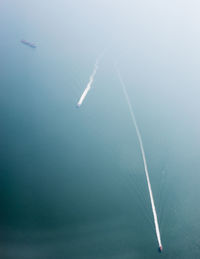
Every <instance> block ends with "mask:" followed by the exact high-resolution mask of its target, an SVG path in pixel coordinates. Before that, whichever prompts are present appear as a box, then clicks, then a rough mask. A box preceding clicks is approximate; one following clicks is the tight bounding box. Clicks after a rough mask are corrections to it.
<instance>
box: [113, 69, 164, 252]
mask: <svg viewBox="0 0 200 259" xmlns="http://www.w3.org/2000/svg"><path fill="white" fill-rule="evenodd" d="M115 68H116V71H117V74H118V77H119V80H120V83H121V86H122V88H123V92H124V95H125V97H126V100H127V103H128V107H129V111H130V114H131V118H132V121H133V124H134V127H135V129H136V133H137V137H138V140H139V144H140V149H141V153H142V159H143V163H144V170H145V174H146V179H147V184H148V189H149V196H150V200H151V207H152V212H153V217H154V224H155V230H156V236H157V240H158V245H159V251H160V252H161V251H162V249H163V247H162V242H161V237H160V230H159V224H158V217H157V213H156V208H155V203H154V198H153V193H152V189H151V183H150V179H149V172H148V167H147V162H146V156H145V152H144V147H143V143H142V137H141V134H140V130H139V128H138V125H137V121H136V118H135V115H134V112H133V108H132V105H131V102H130V99H129V96H128V94H127V91H126V86H125V84H124V81H123V79H122V76H121V74H120V72H119V70H118V69H117V67H115Z"/></svg>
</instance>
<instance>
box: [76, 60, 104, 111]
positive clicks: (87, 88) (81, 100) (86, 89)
mask: <svg viewBox="0 0 200 259" xmlns="http://www.w3.org/2000/svg"><path fill="white" fill-rule="evenodd" d="M98 65H99V59H97V61H96V63H95V65H94V69H93V72H92V74H91V76H90V79H89V82H88V84H87V86H86V88H85V90H84V91H83V93H82V95H81V97H80V99H79V101H78V103H77V105H76V106H77V107H80V106H81V104H82V103H83V101H84V99H85V97H86V96H87V94H88V92H89V91H90V89H91V86H92V83H93V81H94V77H95V75H96V72H97V69H98Z"/></svg>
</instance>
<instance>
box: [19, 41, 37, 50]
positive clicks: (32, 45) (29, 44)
mask: <svg viewBox="0 0 200 259" xmlns="http://www.w3.org/2000/svg"><path fill="white" fill-rule="evenodd" d="M21 43H23V44H24V45H26V46H29V47H30V48H32V49H35V48H36V45H35V44H33V43H31V42H28V41H26V40H21Z"/></svg>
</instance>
